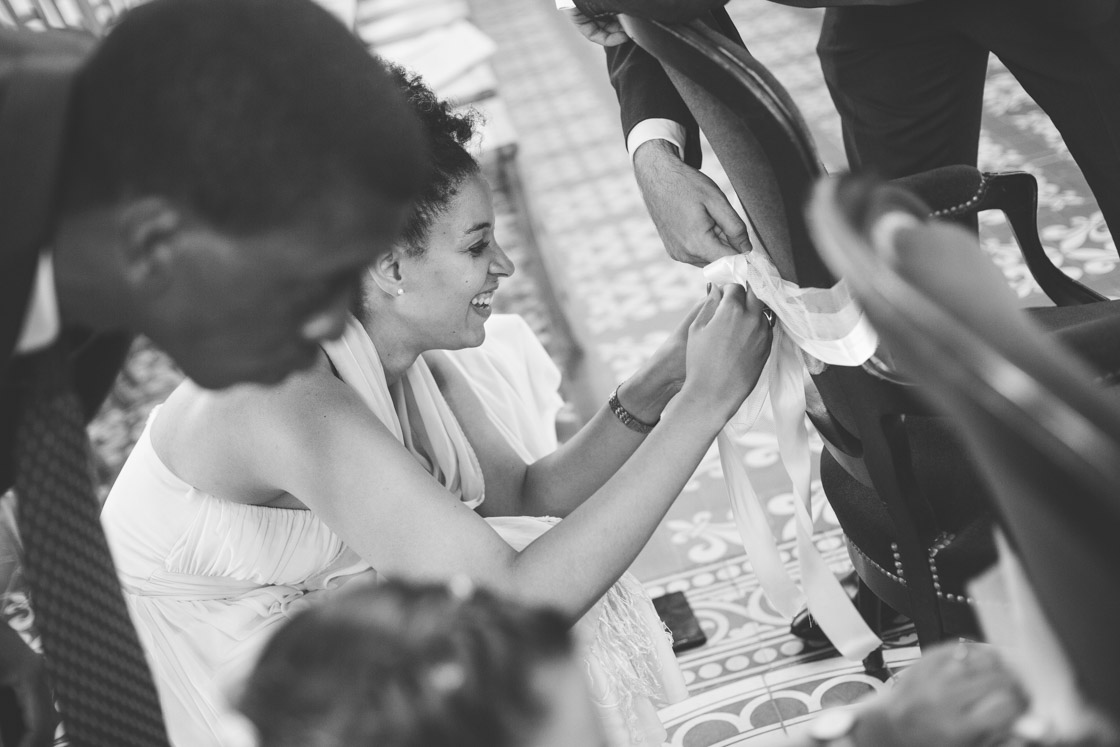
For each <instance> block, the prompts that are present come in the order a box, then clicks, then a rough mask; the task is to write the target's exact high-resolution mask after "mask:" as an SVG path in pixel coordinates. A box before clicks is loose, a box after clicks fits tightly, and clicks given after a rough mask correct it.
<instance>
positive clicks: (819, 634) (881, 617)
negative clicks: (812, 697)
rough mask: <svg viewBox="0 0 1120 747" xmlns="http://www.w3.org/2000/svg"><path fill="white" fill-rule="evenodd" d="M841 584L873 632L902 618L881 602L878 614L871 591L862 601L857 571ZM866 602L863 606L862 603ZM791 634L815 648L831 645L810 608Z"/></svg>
mask: <svg viewBox="0 0 1120 747" xmlns="http://www.w3.org/2000/svg"><path fill="white" fill-rule="evenodd" d="M840 584H841V585H842V586H843V587H844V591H846V592H848V596H849V597H851V598H852V604H854V605H855V606H856V607H857V608H858V609H859V611H860V614H862V615H863V619H864V620H867V623H868V625H870V626H871V628H872V630H880V629H882V627H883V623H884V622H887V621H890V620H893V619H894V618H897V617H901V616H900V615H899V614H898V613H897V612H895V611H894V610H893V609H891V607H889V606H888V605H886V604H883V603H881V602H880V604H879V610H878V614H876V611H875V609H874V606H875V604H874V603H875V599H874V598H873V597H874V594H873V593H872V591H871V590H870V589H867V590H866V591H864V592H862V593H863V594H864V595H865V596H867V597H871V598H868V599H862V600H861V599H860V597H859V594H860V593H861V591H860V590H861V588H866V587H861V585H860V582H859V576H858V575H856V572H855V571H849V572H848V573H846V574H844V575H843V576H842V577H841V578H840ZM861 601H862V602H864V603H863V604H861V603H860V602H861ZM789 632H790V633H791V634H792V635H793V636H794V637H796V638H800V639H801V640H803V641H805V642H806V643H808V644H810V645H814V646H827V645H831V641H829V640H828V636H827V635H825V633H824V630H823V629H822V628H821V626H819V625H817V624H816V622H814V620H813V616H812V615H810V614H809V608H808V607H805V608H803V609H802V610H801V611H800V612H798V613H797V614H796V615H794V616H793V620H792V621H791V622H790V624H789Z"/></svg>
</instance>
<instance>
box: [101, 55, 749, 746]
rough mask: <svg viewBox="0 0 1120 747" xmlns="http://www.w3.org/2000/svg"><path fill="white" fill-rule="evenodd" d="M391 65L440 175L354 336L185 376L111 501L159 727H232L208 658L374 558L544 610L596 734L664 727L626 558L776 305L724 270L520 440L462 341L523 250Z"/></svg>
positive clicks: (451, 116) (722, 415)
mask: <svg viewBox="0 0 1120 747" xmlns="http://www.w3.org/2000/svg"><path fill="white" fill-rule="evenodd" d="M401 85H402V86H403V87H404V88H405V89H406V90H407V91H408V93H409V98H410V101H411V102H412V103H413V106H414V107H415V109H416V111H417V112H418V113H419V116H420V117H421V119H422V120H423V124H424V132H425V133H426V135H425V136H426V138H427V141H428V145H429V150H430V152H431V153H432V154H433V156H432V158H433V162H434V164H435V173H434V174H433V176H432V178H431V179H430V180H429V181H428V182H427V183H426V184H425V186H424V189H423V191H422V194H421V197H420V199H419V200H418V201H417V202H416V204H415V206H414V208H413V212H412V214H411V216H410V218H409V220H408V222H407V225H406V227H405V230H404V232H403V233H402V236H401V238H400V240H398V241H397V242H396V243H395V244H394V245H393V246H392V247H389V248H385V249H383V250H382V252H381V253H380V254H379V255H378V257H377V258H376V259H375V260H374V262H373V263H372V265H371V266H370V267H369V270H368V272H367V273H366V274H365V276H364V278H363V287H362V296H361V300H360V302H359V303H356V304H355V306H354V309H353V311H354V315H353V316H352V317H351V318H350V319H349V320H348V322H347V325H346V330H345V332H344V333H343V336H342V338H341V339H340V340H338V341H337V342H331V343H325V344H324V345H323V346H322V352H321V353H320V354H319V355H318V357H317V360H316V362H315V364H314V365H313V366H312V367H311V368H310V369H309V370H307V371H305V372H302V373H299V374H296V375H294V376H291V377H289V378H288V379H287V380H286V381H284V382H283V383H282V384H280V385H279V386H276V387H273V388H269V389H264V388H260V387H238V388H232V389H230V390H228V391H223V392H213V391H207V390H205V389H202V388H200V387H199V386H198V385H197V384H195V383H194V382H190V381H187V382H184V383H183V384H182V385H181V386H180V387H179V388H178V389H176V390H175V391H174V392H173V393H172V394H171V396H170V397H169V398H168V399H167V401H166V402H165V403H163V404H162V405H160V407H159V408H158V409H157V410H155V411H154V412H153V414H152V416H151V418H150V420H149V422H148V426H147V428H146V429H145V431H144V433H143V434H142V435H141V437H140V439H139V441H138V442H137V445H136V448H135V449H134V450H133V451H132V453H131V454H130V455H129V458H128V461H127V462H126V463H125V465H124V468H123V469H122V471H121V474H120V477H119V478H118V479H117V482H116V484H115V485H114V486H113V488H112V491H111V492H110V494H109V497H108V500H107V501H106V505H105V511H104V513H103V515H102V520H103V523H104V525H105V528H106V533H107V535H108V537H109V541H110V545H111V547H112V549H113V554H114V556H115V557H116V558H117V561H118V568H119V569H120V571H121V576H122V579H123V581H124V588H125V594H126V599H127V601H128V604H129V608H130V610H131V612H132V614H133V618H134V619H135V620H136V624H137V627H138V629H139V632H140V637H141V640H142V641H143V643H144V644H145V648H146V650H147V653H148V655H149V657H150V659H151V661H152V666H153V668H154V670H155V673H156V681H157V685H158V686H159V689H160V694H161V697H162V702H163V707H164V710H165V712H166V713H167V718H168V723H169V724H170V727H171V731H172V738H173V740H174V741H175V742H176V743H177V744H179V745H182V747H206V746H208V745H214V744H220V743H221V742H220V739H221V737H220V735H218V734H216V733H215V732H214V729H215V728H216V727H215V724H216V721H217V720H218V715H219V713H220V711H221V700H222V699H221V693H220V690H219V681H220V680H222V679H225V678H226V677H228V676H236V675H238V674H239V673H241V672H244V671H245V670H247V669H248V667H250V666H251V663H252V662H253V661H254V660H255V658H256V656H257V655H258V653H259V651H260V647H261V646H263V645H264V642H265V641H266V640H267V638H268V636H269V635H270V634H271V633H272V632H273V631H275V630H276V629H277V627H278V626H279V625H281V624H282V623H283V622H284V621H285V620H286V619H287V618H288V617H289V616H290V615H291V614H292V612H293V611H295V610H296V609H297V608H298V607H299V606H301V605H302V604H304V603H313V602H314V601H315V600H316V599H318V598H322V597H324V596H329V594H330V593H331V592H332V591H333V590H335V589H337V588H338V587H339V586H341V585H342V584H344V583H346V582H349V581H352V580H354V579H355V578H358V577H364V576H366V575H368V574H370V573H371V572H376V574H377V575H378V576H383V577H386V578H408V579H422V580H433V579H435V580H439V579H448V578H451V577H452V576H454V575H456V574H466V575H467V576H468V577H469V578H470V579H471V580H472V581H473V582H474V583H476V584H478V585H480V586H485V587H488V588H492V589H493V590H495V591H497V592H499V593H502V594H505V595H508V596H509V597H511V598H513V599H516V600H518V601H521V602H526V603H532V604H544V605H549V606H552V607H554V608H556V609H558V610H559V611H560V612H561V613H562V614H563V615H564V619H565V620H566V621H567V623H568V624H569V625H574V626H576V632H577V636H578V638H579V640H580V656H581V657H582V660H583V662H584V669H585V671H586V673H587V675H588V676H589V677H590V679H591V686H592V692H593V695H594V697H595V700H596V701H597V702H598V703H599V705H601V706H602V710H603V713H604V718H605V719H608V724H607V726H608V729H609V731H610V733H612V734H614V733H617V734H621V735H622V736H621V737H620V738H621V739H623V741H625V742H629V743H630V744H634V745H639V744H641V745H655V744H660V743H661V740H662V739H663V737H664V729H663V727H662V725H661V723H660V720H659V719H658V717H657V712H656V707H655V705H654V703H655V702H663V701H666V700H672V699H676V698H679V697H683V695H684V685H683V680H682V678H681V676H680V673H679V670H678V669H677V666H676V661H675V658H674V657H673V654H672V651H671V647H670V640H669V638H668V634H667V632H666V631H665V628H664V626H663V625H662V623H661V622H660V620H659V619H658V618H657V615H656V613H655V612H654V610H653V605H652V604H651V603H650V601H649V597H648V596H647V595H646V594H645V591H644V590H643V589H642V586H641V584H639V583H638V582H637V581H636V579H634V578H633V577H632V576H629V575H628V574H626V570H627V568H628V567H629V566H630V564H631V563H632V562H633V561H634V559H635V558H636V557H637V555H638V553H639V552H640V551H641V549H642V547H643V546H644V545H645V544H646V542H647V541H648V540H649V538H650V536H651V535H652V534H653V532H654V530H655V529H656V528H657V525H658V523H659V522H660V521H661V519H662V517H663V516H664V515H665V513H666V512H667V511H668V509H669V507H670V506H671V505H672V503H673V501H674V500H675V499H676V498H677V496H678V495H679V494H680V492H681V490H682V489H683V488H684V486H685V484H686V483H687V481H688V480H689V478H690V477H691V476H692V474H693V472H694V471H695V469H696V467H697V465H698V464H699V462H700V460H701V459H702V458H703V456H704V454H705V453H706V452H707V450H708V448H709V446H710V445H711V443H712V441H713V440H714V439H715V437H716V435H717V433H718V432H719V431H720V429H721V428H722V427H723V426H724V424H725V423H726V422H727V420H728V419H729V418H730V417H731V416H732V415H733V414H734V413H735V412H736V411H737V410H738V409H739V406H740V404H741V403H742V402H743V400H744V399H745V398H746V396H747V394H748V393H749V392H750V391H751V389H752V388H753V387H754V385H755V383H756V382H757V380H758V377H759V375H760V372H761V369H762V366H763V364H764V362H765V360H766V358H767V356H768V354H769V347H770V327H769V325H768V324H767V323H766V322H765V321H764V319H763V316H762V310H761V307H760V304H759V303H758V300H757V299H756V298H755V297H754V296H753V295H748V294H747V293H746V292H745V291H744V290H743V288H742V287H733V288H728V289H726V290H724V289H720V288H713V289H712V290H711V292H710V293H709V294H708V296H707V298H706V299H705V300H703V301H702V302H701V303H699V304H698V305H697V306H696V308H695V309H693V311H692V313H691V314H689V315H687V316H686V318H685V319H683V320H682V322H681V324H680V325H679V326H678V327H677V329H676V330H674V332H673V333H672V334H670V336H669V338H668V340H666V342H665V343H664V344H663V345H662V346H661V348H659V349H658V350H657V351H656V352H655V354H654V355H653V356H652V358H651V359H650V360H649V361H648V362H646V364H645V365H643V366H642V367H641V368H640V369H639V370H638V371H637V372H636V373H635V375H634V376H632V377H631V378H630V379H628V380H627V381H626V382H624V383H623V384H621V385H620V386H619V388H618V389H617V390H616V392H615V394H614V395H613V396H612V397H611V398H610V399H609V402H608V404H606V405H604V406H603V407H602V408H601V409H600V411H599V412H598V413H597V414H596V415H595V416H594V417H593V418H592V419H591V421H590V422H589V423H588V424H587V425H586V426H585V427H584V428H583V429H582V430H581V431H580V432H579V433H577V434H576V435H575V436H574V437H573V438H571V439H570V440H569V441H568V442H566V443H565V444H564V445H563V446H561V447H560V448H558V449H557V448H555V447H553V448H551V449H545V450H533V449H528V448H526V444H525V443H523V441H522V439H521V438H520V436H518V435H517V429H516V428H514V427H510V424H511V423H520V422H521V421H523V420H524V419H526V418H527V417H530V418H533V417H536V415H537V414H536V413H531V414H527V413H526V412H524V411H523V408H521V407H519V406H518V405H517V404H516V402H517V401H518V400H516V398H513V399H511V398H509V397H507V396H506V395H507V394H508V393H509V391H510V390H511V388H512V387H511V386H510V384H509V379H508V378H507V377H505V376H503V375H493V372H492V371H491V372H490V373H487V372H483V371H479V370H478V369H477V368H475V367H474V366H473V365H472V364H471V362H470V360H469V356H468V357H467V358H464V357H463V354H467V353H469V352H470V351H471V350H472V349H474V348H478V347H479V346H482V345H483V343H484V341H487V339H488V337H489V335H490V334H491V332H493V331H495V330H492V326H493V322H494V321H496V320H492V319H491V313H492V312H491V304H492V302H493V299H494V296H495V293H496V292H499V286H500V284H501V281H502V279H503V278H505V277H507V276H508V275H510V274H511V273H512V272H513V270H514V267H513V263H512V262H511V261H510V259H509V257H508V256H507V255H506V253H505V252H504V251H503V249H502V247H501V245H500V243H499V241H498V238H497V237H496V236H495V235H494V230H495V216H494V207H493V203H492V198H491V194H490V188H489V186H488V185H487V184H486V182H485V180H484V179H483V177H482V175H481V173H480V169H479V165H478V163H477V161H475V159H474V158H473V157H472V156H471V155H470V153H469V152H467V150H466V149H465V148H464V144H465V143H467V142H469V140H470V138H471V136H472V134H473V129H472V122H471V119H470V118H469V117H465V116H461V115H457V114H455V113H453V112H452V111H451V109H450V107H449V105H448V104H447V103H446V102H442V101H439V100H438V99H436V98H435V97H434V95H433V94H432V92H431V91H430V90H428V89H427V88H426V87H425V86H424V85H423V84H422V82H420V81H419V80H417V79H408V78H407V77H405V76H403V75H402V76H401ZM530 344H532V345H536V346H537V347H538V348H539V343H536V342H532V341H530V340H527V341H525V343H524V344H522V345H518V346H513V348H512V361H507V363H508V364H509V365H507V366H506V370H508V369H511V368H517V367H520V368H521V370H522V371H526V370H527V371H528V374H527V378H528V379H529V381H531V382H534V381H537V380H540V379H542V376H541V374H540V369H539V367H534V365H533V364H532V363H531V362H527V361H526V360H525V359H526V357H527V356H526V353H527V349H528V347H529V346H530ZM544 357H546V358H547V356H544ZM511 402H513V403H515V404H513V405H512V406H511V405H510V404H509V403H511ZM546 427H547V428H549V429H553V431H554V428H555V424H554V423H553V422H549V423H547V424H546ZM371 569H372V570H371Z"/></svg>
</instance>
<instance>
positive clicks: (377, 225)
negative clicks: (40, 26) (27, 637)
mask: <svg viewBox="0 0 1120 747" xmlns="http://www.w3.org/2000/svg"><path fill="white" fill-rule="evenodd" d="M426 166H427V160H426V154H425V152H424V149H423V146H422V145H421V143H420V141H419V139H418V137H417V135H416V120H415V118H414V116H413V114H412V113H411V110H410V109H409V108H408V107H407V105H406V104H405V102H404V100H403V98H402V97H401V94H400V92H399V91H398V90H397V89H396V87H395V86H393V84H392V83H391V81H390V79H389V77H388V76H387V75H386V73H385V71H384V69H383V68H382V67H381V65H380V64H379V63H378V62H377V61H376V60H374V59H373V58H372V57H370V55H369V54H368V52H367V51H366V50H365V48H364V47H363V45H362V44H361V42H359V41H358V40H357V39H355V38H354V37H353V35H352V34H351V33H349V32H348V31H347V30H346V29H345V28H344V27H343V26H342V25H341V24H339V23H338V22H337V21H336V20H335V19H334V18H333V17H331V16H330V15H329V14H328V13H327V12H326V11H324V10H322V9H321V8H319V7H318V6H316V5H315V4H314V3H312V2H310V0H156V1H155V2H151V3H149V4H145V5H143V6H141V7H137V8H135V9H133V10H131V11H129V12H128V13H127V14H126V15H125V16H124V17H123V19H122V20H121V21H120V22H119V24H118V25H116V26H115V27H114V28H113V29H112V30H111V31H110V33H109V34H108V36H107V37H106V38H105V39H104V40H102V41H100V42H98V43H96V44H95V43H94V42H93V41H92V40H89V39H87V38H85V37H83V36H81V35H79V34H77V33H73V32H54V31H51V32H29V31H12V30H8V29H0V202H2V207H0V289H2V293H0V355H2V361H3V363H2V364H0V366H2V368H0V491H6V490H7V489H8V488H10V487H11V486H12V485H13V483H14V482H16V481H17V480H19V479H20V475H21V474H23V473H21V472H20V466H19V464H17V459H16V450H17V446H18V445H19V443H20V441H21V438H22V437H17V431H18V430H19V428H20V427H21V426H22V425H24V424H25V422H24V421H27V420H29V419H31V418H32V416H30V415H26V413H27V412H28V411H29V410H28V408H29V406H30V403H32V402H33V401H34V400H35V399H36V397H37V396H38V395H37V394H36V391H37V387H39V386H40V383H41V380H42V378H43V377H42V373H41V371H42V368H41V367H42V366H43V365H44V364H45V363H46V362H47V361H48V359H49V360H50V361H51V362H52V363H55V362H56V357H57V368H58V369H59V375H60V376H61V377H62V379H63V380H65V381H66V383H67V384H69V385H70V386H68V387H67V389H68V390H69V391H68V393H67V394H66V395H65V397H66V398H65V400H64V401H66V402H68V403H70V402H72V403H73V409H74V410H75V411H78V412H76V414H75V418H74V422H73V423H72V425H73V428H72V429H71V430H73V431H77V433H76V434H75V435H74V438H75V440H76V441H78V442H79V443H84V440H85V435H84V429H83V428H82V427H81V421H82V419H83V418H84V419H85V420H88V419H89V418H90V417H92V415H93V414H94V413H95V412H96V411H97V409H98V406H99V405H100V403H101V401H102V400H103V398H104V397H105V395H106V393H107V392H108V390H109V388H110V386H111V385H112V382H113V380H114V378H115V376H116V373H117V371H118V369H119V367H120V365H121V363H122V361H123V359H124V356H125V353H126V351H127V349H128V345H129V342H130V340H131V338H132V337H133V336H134V335H136V334H144V335H147V336H148V337H150V338H151V339H152V340H153V341H154V342H155V343H156V344H158V345H159V346H161V347H162V348H164V349H165V350H166V351H167V352H168V353H170V354H171V356H172V357H173V358H174V360H175V361H176V363H178V365H179V366H180V367H181V368H182V369H183V370H184V371H185V372H186V373H187V375H189V376H191V377H192V378H193V379H194V380H195V381H196V382H198V383H199V384H200V385H201V386H207V387H226V386H229V385H231V384H234V383H237V382H242V381H253V382H260V383H275V382H278V381H280V380H281V379H283V378H284V377H285V376H287V375H288V374H290V373H291V372H292V371H293V370H296V369H299V368H305V367H307V366H308V365H311V363H312V362H313V361H314V359H315V357H316V355H317V354H318V352H317V351H318V345H319V343H320V342H322V341H323V340H326V339H328V338H332V337H337V336H338V335H339V334H341V332H342V328H343V325H344V323H345V317H346V313H347V308H348V306H349V304H350V301H351V300H352V298H353V297H354V294H355V291H356V289H357V285H358V277H359V274H360V273H361V271H362V270H363V269H364V268H365V266H366V265H368V263H369V262H370V261H371V260H372V259H373V258H374V257H375V256H376V255H377V254H378V252H379V251H380V250H381V249H382V248H383V247H384V246H386V245H387V244H388V243H389V242H391V241H392V240H393V239H394V238H395V237H396V235H397V233H398V231H399V229H400V227H401V224H402V222H403V219H404V216H405V214H406V211H407V207H408V205H409V204H410V202H411V200H412V198H413V196H414V195H415V193H416V191H417V189H418V185H419V180H420V178H421V177H422V175H423V173H424V171H425V169H426ZM75 395H76V397H77V399H74V396H75ZM65 435H66V434H63V433H61V432H59V431H51V432H50V433H49V434H48V436H49V437H54V439H55V440H59V439H60V438H62V437H64V436H65ZM24 472H26V470H25V471H24ZM55 474H60V473H55ZM47 477H48V478H49V477H50V474H48V475H47ZM83 481H84V482H86V483H88V477H86V476H81V477H80V479H78V480H77V482H78V483H81V482H83ZM81 487H82V486H81V485H79V486H78V488H79V489H81ZM17 492H18V491H17ZM26 492H27V494H26V495H23V494H21V495H19V496H18V498H19V500H20V505H21V508H26V507H27V506H28V505H29V504H31V503H36V504H38V505H43V506H44V508H45V509H46V510H48V511H49V510H51V507H52V506H59V505H62V503H61V501H60V500H59V499H58V496H57V495H54V494H43V495H38V494H32V491H30V490H29V491H26ZM87 492H88V496H86V498H87V499H88V501H87V502H94V503H93V508H92V509H90V516H91V518H90V519H89V520H88V522H87V523H88V527H85V529H86V530H88V533H89V534H88V536H89V537H93V538H94V540H93V541H91V542H90V543H89V548H87V547H84V546H83V547H79V548H77V549H81V550H85V549H90V552H93V553H94V554H95V555H96V556H97V557H98V558H99V559H103V560H104V563H103V564H102V566H101V567H104V569H105V572H104V573H101V574H100V576H104V577H106V578H105V579H104V580H105V583H106V584H108V587H107V588H112V587H113V586H115V583H116V579H115V576H114V575H113V574H112V573H111V571H110V570H109V569H110V568H111V560H110V559H109V558H108V553H107V550H104V549H103V548H104V542H103V541H98V539H99V538H100V536H101V530H100V527H99V526H98V522H97V520H96V503H95V502H96V498H95V497H94V495H93V489H92V486H88V491H87ZM83 500H84V499H83ZM69 505H72V504H67V506H68V507H67V508H63V509H55V510H61V512H62V513H63V514H64V515H73V514H70V512H69ZM79 505H85V504H84V503H81V502H79ZM24 513H25V512H23V511H22V510H21V513H20V517H21V518H20V520H21V521H23V518H24ZM82 516H83V518H84V517H85V514H84V513H83V514H82ZM74 541H75V539H74V537H73V535H72V536H71V538H70V542H71V543H73V542H74ZM82 541H83V542H84V541H85V540H84V539H83V540H82ZM24 544H25V550H26V551H27V553H28V554H29V557H30V553H32V552H35V551H39V550H40V547H39V546H38V544H37V543H35V542H33V541H32V540H30V538H29V535H27V534H26V532H25V542H24ZM44 544H45V543H44ZM33 545H35V546H33ZM98 548H102V549H101V550H99V549H98ZM4 549H5V551H7V550H10V548H4ZM71 549H72V550H73V549H75V548H74V547H73V545H72V544H71ZM26 570H27V573H28V578H29V579H30V578H32V577H33V576H34V573H35V571H36V569H35V568H34V567H33V564H32V563H31V562H30V561H28V562H27V569H26ZM100 576H99V577H100ZM43 583H45V584H49V583H51V582H50V579H49V578H46V577H43ZM32 591H33V592H34V591H35V590H34V589H32ZM119 608H120V609H121V611H122V612H123V606H119ZM48 617H50V615H47V614H40V615H39V622H40V623H44V624H48V623H51V620H48V619H47V618H48ZM59 622H61V621H59ZM126 624H127V620H126ZM50 643H51V641H50V640H49V636H47V635H46V634H44V644H45V645H46V647H47V650H48V656H49V651H50ZM40 662H41V660H40V658H39V657H37V656H35V655H34V654H32V652H31V651H30V649H29V648H28V647H27V646H26V645H24V643H23V641H22V640H21V638H20V637H19V636H18V635H17V634H16V633H15V632H13V631H12V630H11V629H10V628H9V627H8V626H7V625H0V683H2V684H3V685H6V686H9V687H12V688H14V690H15V692H16V693H17V697H18V701H19V710H20V711H21V715H22V720H23V721H24V722H25V724H26V725H27V726H28V736H27V739H28V740H29V741H33V742H34V743H35V744H41V743H43V742H45V741H48V740H49V739H50V738H51V735H52V733H53V723H52V722H53V715H52V713H51V706H50V702H49V697H48V696H47V692H46V689H45V687H44V685H43V677H42V671H41V663H40ZM63 707H64V710H65V703H63Z"/></svg>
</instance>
